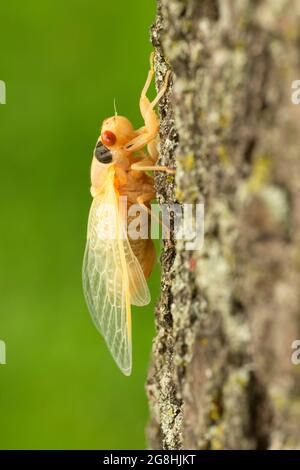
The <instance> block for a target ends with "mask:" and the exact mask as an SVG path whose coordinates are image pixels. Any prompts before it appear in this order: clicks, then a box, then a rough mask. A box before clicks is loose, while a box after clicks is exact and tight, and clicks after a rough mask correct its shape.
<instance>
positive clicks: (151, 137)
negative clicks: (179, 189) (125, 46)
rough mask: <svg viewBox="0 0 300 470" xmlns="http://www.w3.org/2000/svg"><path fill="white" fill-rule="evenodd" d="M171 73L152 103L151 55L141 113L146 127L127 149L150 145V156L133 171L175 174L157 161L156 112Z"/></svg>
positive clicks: (139, 148)
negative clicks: (149, 97)
mask: <svg viewBox="0 0 300 470" xmlns="http://www.w3.org/2000/svg"><path fill="white" fill-rule="evenodd" d="M170 73H171V72H170V71H168V72H167V74H166V77H165V80H164V84H163V87H162V88H161V90H160V91H159V93H158V95H157V96H156V98H155V99H154V100H153V101H152V102H150V100H149V99H148V98H147V92H148V90H149V87H150V84H151V82H152V80H153V76H154V67H153V54H152V55H151V67H150V71H149V73H148V77H147V81H146V83H145V86H144V88H143V90H142V93H141V98H140V111H141V115H142V117H143V119H144V121H145V125H144V126H143V127H141V128H140V129H138V130H137V131H136V136H135V137H134V138H133V139H132V140H131V141H130V142H128V143H127V144H126V146H125V149H126V150H127V151H128V152H131V153H132V152H137V151H140V150H142V149H143V148H144V147H146V146H147V145H148V152H149V155H148V156H147V157H146V158H145V159H144V160H142V161H139V162H138V163H134V164H133V165H132V167H131V168H132V169H133V170H139V171H164V172H166V173H169V174H174V173H175V171H174V170H172V169H170V168H167V167H165V166H157V165H156V161H157V158H158V152H157V146H156V137H157V134H158V130H159V120H158V117H157V115H156V112H155V110H154V108H155V106H156V105H157V103H158V102H159V100H160V99H161V98H162V97H163V95H164V94H165V92H166V91H167V88H168V83H169V77H170Z"/></svg>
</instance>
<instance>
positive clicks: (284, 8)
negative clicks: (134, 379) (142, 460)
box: [147, 0, 300, 449]
mask: <svg viewBox="0 0 300 470" xmlns="http://www.w3.org/2000/svg"><path fill="white" fill-rule="evenodd" d="M157 3H158V13H157V20H156V23H155V25H154V26H153V28H152V42H153V45H154V46H155V48H156V51H157V54H156V73H157V87H158V88H159V87H160V85H161V83H162V79H163V76H164V75H165V72H166V70H167V69H168V68H171V69H172V71H173V74H172V83H171V86H170V89H169V92H168V94H167V95H166V96H165V98H164V100H163V101H162V103H161V105H160V113H161V149H160V156H161V162H162V163H163V164H164V165H169V166H170V167H172V166H174V165H175V163H176V166H177V175H176V178H175V181H173V179H172V177H170V176H167V177H166V176H163V175H160V176H157V178H156V184H157V191H158V198H159V201H160V202H168V203H170V202H173V201H175V200H177V201H179V202H181V203H183V202H193V203H196V202H204V204H205V243H204V247H203V249H202V250H201V251H196V252H190V251H186V250H185V247H184V243H183V242H181V241H176V242H175V245H176V249H175V248H174V243H172V241H171V242H166V243H165V247H164V249H163V253H162V257H161V264H162V281H161V286H162V292H161V299H160V302H159V304H158V307H157V310H156V328H157V336H156V338H155V341H154V346H153V357H152V365H151V369H150V372H149V377H148V382H147V393H148V397H149V401H150V409H151V422H150V424H149V427H148V437H149V447H151V448H154V449H161V448H164V449H182V448H184V449H272V448H276V449H287V448H292V449H295V448H300V374H299V367H296V366H295V365H292V363H291V353H292V349H291V343H292V341H294V340H295V339H297V338H300V331H299V330H300V311H299V305H300V302H299V295H300V293H299V286H300V248H299V246H300V245H299V241H300V240H299V238H300V180H299V176H300V160H299V147H300V132H299V128H300V105H299V106H296V105H293V104H292V103H291V83H292V81H293V80H296V79H300V46H299V45H300V34H299V31H300V2H298V1H297V0H295V1H288V0H276V1H274V0H262V1H259V0H256V1H255V0H252V1H251V0H237V1H234V2H232V1H231V0H158V1H157Z"/></svg>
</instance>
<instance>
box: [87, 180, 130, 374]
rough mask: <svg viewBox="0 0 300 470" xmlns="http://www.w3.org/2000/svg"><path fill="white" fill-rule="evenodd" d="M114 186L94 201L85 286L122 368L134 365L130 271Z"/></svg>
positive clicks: (94, 314)
mask: <svg viewBox="0 0 300 470" xmlns="http://www.w3.org/2000/svg"><path fill="white" fill-rule="evenodd" d="M117 227H118V207H117V202H116V197H115V194H114V190H113V188H111V189H110V188H108V190H107V191H106V192H105V193H104V195H102V197H96V198H95V199H94V201H93V204H92V207H91V211H90V216H89V226H88V240H87V244H86V249H85V255H84V262H83V288H84V294H85V298H86V301H87V304H88V307H89V310H90V313H91V316H92V318H93V321H94V323H95V325H96V327H97V329H98V330H99V331H100V333H101V334H102V335H103V336H104V339H105V341H106V343H107V346H108V348H109V350H110V352H111V354H112V356H113V358H114V360H115V361H116V363H117V365H118V366H119V368H120V369H121V370H122V372H123V373H124V374H125V375H130V373H131V367H132V352H131V351H132V346H131V309H130V293H129V280H128V271H127V267H126V258H125V252H124V247H123V242H122V240H121V239H120V237H119V236H118V235H117V233H118V229H117Z"/></svg>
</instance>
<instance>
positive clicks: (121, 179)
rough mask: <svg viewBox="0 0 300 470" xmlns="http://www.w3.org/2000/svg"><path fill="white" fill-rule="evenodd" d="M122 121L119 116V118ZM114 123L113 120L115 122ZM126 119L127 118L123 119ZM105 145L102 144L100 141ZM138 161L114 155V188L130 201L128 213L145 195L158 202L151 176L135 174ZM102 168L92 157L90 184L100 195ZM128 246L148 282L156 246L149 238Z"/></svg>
mask: <svg viewBox="0 0 300 470" xmlns="http://www.w3.org/2000/svg"><path fill="white" fill-rule="evenodd" d="M119 117H120V116H119ZM112 119H114V118H112ZM124 119H125V118H124ZM101 142H102V141H101ZM137 161H138V159H137V157H135V156H133V154H131V153H129V152H128V151H125V150H122V149H117V150H115V151H114V154H113V165H114V167H115V181H114V186H115V189H116V192H117V194H118V196H119V195H120V196H126V197H127V210H129V208H130V206H131V205H132V204H139V202H140V198H141V196H143V195H144V194H147V195H149V197H150V195H151V194H152V199H153V198H155V191H154V181H153V177H152V176H149V175H148V174H147V173H145V171H139V170H132V169H131V166H132V165H133V164H134V163H136V162H137ZM103 167H106V165H105V164H102V163H100V162H99V161H98V160H97V159H96V157H95V156H94V157H93V161H92V168H91V182H92V190H91V192H92V194H95V193H96V192H97V189H98V188H100V187H101V185H102V184H103V183H104V181H103V179H102V172H103V169H104V168H103ZM145 205H146V207H147V208H148V209H150V203H149V202H146V203H145ZM150 219H151V217H150V214H149V213H148V227H149V230H150ZM128 223H130V220H128ZM129 242H130V245H131V248H132V251H133V252H134V254H135V256H136V257H137V259H138V261H139V263H140V265H141V266H142V269H143V272H144V275H145V277H146V278H148V277H149V276H150V274H151V272H152V269H153V266H154V263H155V258H156V253H155V247H154V244H153V242H152V240H151V238H150V233H149V238H148V239H147V240H144V239H137V240H131V239H130V238H129Z"/></svg>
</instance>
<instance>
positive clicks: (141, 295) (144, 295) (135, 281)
mask: <svg viewBox="0 0 300 470" xmlns="http://www.w3.org/2000/svg"><path fill="white" fill-rule="evenodd" d="M122 238H123V243H124V251H125V257H126V265H127V270H128V279H129V291H130V303H131V304H132V305H138V306H143V305H148V304H149V302H150V300H151V296H150V292H149V288H148V285H147V281H146V279H145V276H144V273H143V270H142V267H141V265H140V263H139V261H138V259H137V258H136V256H135V254H134V253H133V251H132V248H131V246H130V243H129V240H128V238H127V234H125V235H124V236H123V237H122Z"/></svg>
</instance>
